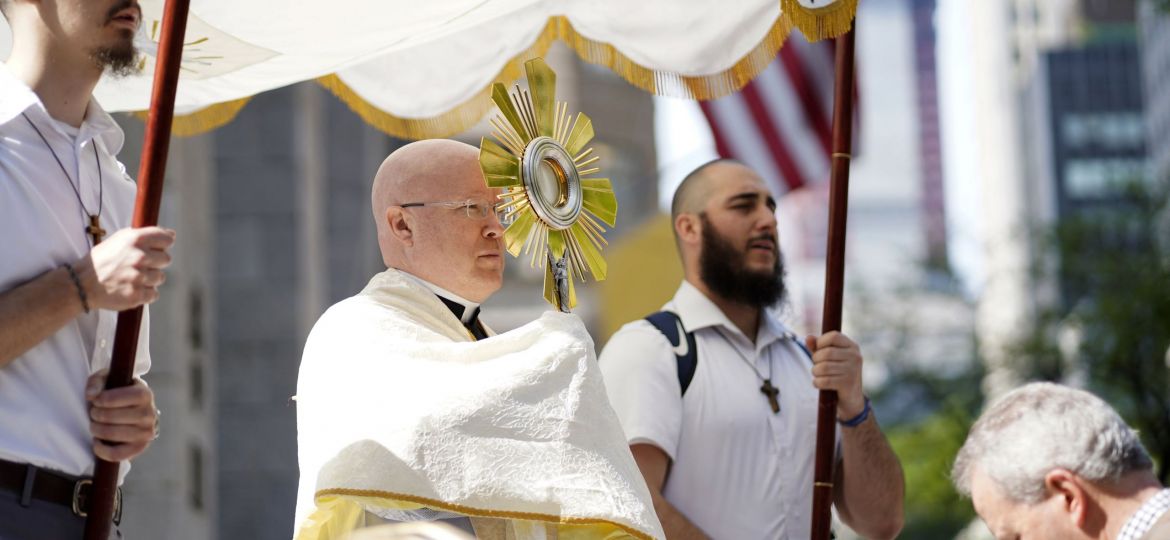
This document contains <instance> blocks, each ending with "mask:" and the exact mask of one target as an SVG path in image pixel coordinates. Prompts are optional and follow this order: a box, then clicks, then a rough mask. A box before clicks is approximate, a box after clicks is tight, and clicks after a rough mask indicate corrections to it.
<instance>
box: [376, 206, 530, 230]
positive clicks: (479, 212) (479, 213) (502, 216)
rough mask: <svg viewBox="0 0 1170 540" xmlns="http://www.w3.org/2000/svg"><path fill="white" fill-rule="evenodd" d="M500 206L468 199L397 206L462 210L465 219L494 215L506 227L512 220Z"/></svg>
mask: <svg viewBox="0 0 1170 540" xmlns="http://www.w3.org/2000/svg"><path fill="white" fill-rule="evenodd" d="M502 204H503V203H497V204H490V203H487V202H484V201H476V200H471V199H468V200H465V201H431V202H410V203H402V204H400V205H398V206H401V207H403V208H410V207H412V206H442V207H443V208H447V209H450V210H463V214H464V215H465V216H467V219H484V218H486V217H488V215H489V214H495V215H496V219H498V220H500V225H503V226H505V227H507V226H508V225H509V224H510V223H511V221H512V220H511V219H508V218H507V214H508V212H507V211H505V210H504V209H503V208H501V206H502Z"/></svg>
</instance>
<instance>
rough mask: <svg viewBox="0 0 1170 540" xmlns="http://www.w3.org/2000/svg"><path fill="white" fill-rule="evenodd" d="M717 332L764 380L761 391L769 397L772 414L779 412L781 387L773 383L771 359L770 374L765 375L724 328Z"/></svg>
mask: <svg viewBox="0 0 1170 540" xmlns="http://www.w3.org/2000/svg"><path fill="white" fill-rule="evenodd" d="M715 333H717V334H719V337H721V338H723V341H726V342H727V345H728V346H729V347H731V350H733V351H735V354H736V355H738V356H739V357H740V359H742V360H743V361H744V363H745V364H747V365H748V367H750V368H752V371H754V372H755V373H756V376H757V377H759V378H760V380H762V381H764V384H763V385H762V386H760V393H761V394H764V395H765V396H767V397H768V405H771V406H772V414H778V413H779V412H780V400H779V397H780V389H779V388H776V387H775V386H773V385H772V362H771V360H769V361H768V376H767V377H764V374H763V373H760V370H759V369H756V365H755V364H754V363H752V361H751V360H748V357H747V356H745V355H744V354H743V352H742V351H740V350H739V347H736V346H735V343H732V342H731V339H729V338H728V337H727V336H726V335H724V334H723V331H722V330H719V329H717V330H716V331H715Z"/></svg>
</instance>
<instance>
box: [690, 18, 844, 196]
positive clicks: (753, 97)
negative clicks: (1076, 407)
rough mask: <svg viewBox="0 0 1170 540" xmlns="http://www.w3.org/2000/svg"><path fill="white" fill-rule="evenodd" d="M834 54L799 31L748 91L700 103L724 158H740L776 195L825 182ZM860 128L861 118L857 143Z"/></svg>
mask: <svg viewBox="0 0 1170 540" xmlns="http://www.w3.org/2000/svg"><path fill="white" fill-rule="evenodd" d="M833 56H834V42H833V41H832V40H825V41H821V42H818V43H809V42H808V41H806V40H805V39H804V37H803V36H800V35H799V33H793V35H792V36H791V37H789V38H788V40H787V41H786V42H785V43H784V46H783V47H781V48H780V52H779V54H777V55H776V60H774V61H773V62H772V63H771V64H769V65H768V67H767V68H765V69H764V71H763V72H761V73H760V75H759V76H758V77H756V79H755V80H753V81H752V82H750V83H748V84H747V86H745V87H743V89H742V90H740V91H739V92H736V93H735V94H732V95H730V96H727V97H723V98H719V99H716V100H712V101H704V102H701V103H700V106H701V107H702V109H703V115H704V116H706V117H707V122H708V124H710V126H711V132H712V134H713V135H714V136H715V147H716V150H717V151H718V152H719V155H720V157H724V158H733V159H737V160H739V161H741V162H743V163H744V164H746V165H748V166H749V167H751V168H752V169H754V170H755V171H757V172H758V173H760V175H761V176H763V177H764V179H765V180H767V181H768V182H769V183H770V184H771V187H772V190H773V191H774V192H775V193H776V195H777V196H779V195H783V194H785V193H787V192H789V191H792V190H795V189H799V188H801V187H804V186H807V185H810V184H816V183H822V182H827V181H828V178H829V154H830V153H831V152H832V150H831V144H832V140H831V137H832V118H833V76H834V68H833ZM856 101H857V89H856V87H854V102H855V103H856ZM857 117H858V111H857V110H856V107H855V111H854V118H855V119H856V118H857ZM856 127H857V124H856V120H855V123H854V137H855V138H856V135H857V134H858V133H857V132H858V131H859V130H857V129H856Z"/></svg>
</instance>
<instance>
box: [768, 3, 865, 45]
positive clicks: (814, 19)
mask: <svg viewBox="0 0 1170 540" xmlns="http://www.w3.org/2000/svg"><path fill="white" fill-rule="evenodd" d="M857 2H858V0H837V1H836V2H833V3H832V4H829V5H827V6H825V7H816V8H807V7H804V6H803V5H801V3H800V1H799V0H780V11H781V12H782V13H784V14H785V15H787V16H788V17H790V18H791V19H792V21H793V23H795V24H796V27H797V28H799V29H800V33H802V34H804V37H805V38H807V39H808V40H809V41H820V40H822V39H830V38H836V37H841V35H843V34H844V33H845V32H848V31H849V29H850V28H853V18H854V17H855V16H857Z"/></svg>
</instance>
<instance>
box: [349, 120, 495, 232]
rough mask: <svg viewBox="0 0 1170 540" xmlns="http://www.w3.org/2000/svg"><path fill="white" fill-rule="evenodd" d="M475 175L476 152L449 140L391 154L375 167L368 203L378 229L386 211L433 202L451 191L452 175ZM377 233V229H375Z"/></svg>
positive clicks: (417, 144)
mask: <svg viewBox="0 0 1170 540" xmlns="http://www.w3.org/2000/svg"><path fill="white" fill-rule="evenodd" d="M469 170H473V171H475V173H476V174H478V171H479V151H478V150H476V149H475V147H474V146H471V145H469V144H466V143H461V142H459V141H452V140H450V139H427V140H424V141H416V142H412V143H410V144H408V145H406V146H403V147H402V148H399V149H397V150H395V151H394V152H392V153H391V154H390V155H389V156H387V157H386V159H385V160H384V161H382V166H380V167H378V173H377V174H375V175H374V187H373V190H372V193H371V197H370V200H371V202H372V203H373V211H374V220H375V221H377V222H378V227H379V228H381V227H383V226H384V225H385V224H384V223H383V221H385V220H383V219H382V217H383V215H384V214H385V213H386V208H387V207H389V206H392V205H394V204H401V203H403V202H407V201H421V200H433V196H434V195H440V196H441V195H442V194H443V193H444V192H449V191H450V190H451V187H453V186H451V185H449V184H450V181H451V179H452V178H453V176H454V175H457V174H459V173H466V172H468V171H469ZM379 230H380V229H379Z"/></svg>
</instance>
